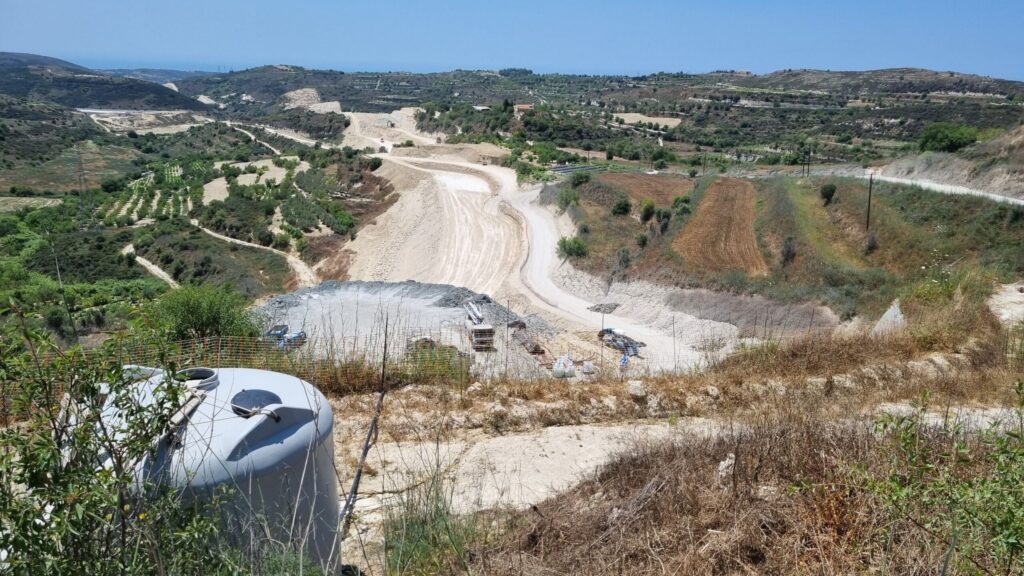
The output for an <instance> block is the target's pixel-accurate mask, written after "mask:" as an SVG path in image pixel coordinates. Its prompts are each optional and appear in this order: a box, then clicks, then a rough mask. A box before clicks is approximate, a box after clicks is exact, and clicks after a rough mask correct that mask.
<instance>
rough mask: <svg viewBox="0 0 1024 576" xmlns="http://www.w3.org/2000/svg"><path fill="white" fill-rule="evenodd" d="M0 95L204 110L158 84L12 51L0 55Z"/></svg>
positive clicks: (69, 102)
mask: <svg viewBox="0 0 1024 576" xmlns="http://www.w3.org/2000/svg"><path fill="white" fill-rule="evenodd" d="M0 94H4V95H7V96H13V97H16V98H27V99H30V100H42V101H46V102H52V103H55V104H60V105H62V106H68V107H71V108H116V109H131V110H144V109H186V110H204V109H206V106H205V105H204V104H202V103H200V102H197V101H196V100H194V99H192V98H188V97H186V96H182V95H181V94H178V93H177V92H175V91H174V90H171V89H169V88H166V87H164V86H161V85H159V84H154V83H151V82H145V81H142V80H136V79H134V78H119V77H116V76H111V75H109V74H106V73H103V72H99V71H95V70H90V69H88V68H84V67H82V66H79V65H77V64H72V63H70V62H65V61H64V60H58V59H56V58H50V57H47V56H38V55H35V54H21V53H16V52H2V53H0Z"/></svg>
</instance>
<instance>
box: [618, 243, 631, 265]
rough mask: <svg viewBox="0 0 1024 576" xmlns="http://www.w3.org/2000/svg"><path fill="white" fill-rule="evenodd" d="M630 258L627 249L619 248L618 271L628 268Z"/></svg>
mask: <svg viewBox="0 0 1024 576" xmlns="http://www.w3.org/2000/svg"><path fill="white" fill-rule="evenodd" d="M631 260H632V257H631V255H630V253H629V248H619V269H626V268H629V263H630V261H631Z"/></svg>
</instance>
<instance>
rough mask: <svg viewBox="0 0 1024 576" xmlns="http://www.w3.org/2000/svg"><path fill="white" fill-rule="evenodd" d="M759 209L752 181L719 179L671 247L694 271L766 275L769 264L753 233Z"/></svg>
mask: <svg viewBox="0 0 1024 576" xmlns="http://www.w3.org/2000/svg"><path fill="white" fill-rule="evenodd" d="M756 207H757V191H756V190H754V186H753V184H751V183H750V181H748V180H739V179H736V178H719V179H718V180H716V181H715V183H714V184H712V185H711V187H710V188H708V190H707V192H706V193H705V194H704V199H703V200H702V201H701V203H700V205H699V206H698V207H697V212H696V213H695V214H694V216H693V218H692V220H691V221H690V222H688V223H687V225H686V227H684V228H683V231H682V232H681V233H680V234H679V236H677V237H676V239H675V241H674V242H673V243H672V247H673V248H674V249H675V251H676V252H677V253H679V255H680V256H682V257H683V259H684V260H685V261H686V264H687V267H688V268H689V269H691V270H693V271H695V272H723V271H731V270H740V271H743V272H746V273H747V275H749V276H764V275H766V274H768V265H767V264H766V263H765V261H764V257H763V256H762V255H761V251H760V250H759V249H758V246H757V237H756V236H755V234H754V217H755V215H756Z"/></svg>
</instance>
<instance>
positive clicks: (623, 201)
mask: <svg viewBox="0 0 1024 576" xmlns="http://www.w3.org/2000/svg"><path fill="white" fill-rule="evenodd" d="M632 209H633V205H632V204H630V203H629V198H620V199H619V201H618V202H616V203H615V205H614V206H612V215H614V216H626V215H627V214H629V212H630V210H632Z"/></svg>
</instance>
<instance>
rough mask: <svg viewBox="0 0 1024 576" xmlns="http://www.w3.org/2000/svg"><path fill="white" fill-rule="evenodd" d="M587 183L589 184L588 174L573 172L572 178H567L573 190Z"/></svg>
mask: <svg viewBox="0 0 1024 576" xmlns="http://www.w3.org/2000/svg"><path fill="white" fill-rule="evenodd" d="M587 182H590V173H589V172H573V173H572V176H570V177H569V183H570V184H572V187H573V188H579V187H580V186H582V185H583V184H586V183H587Z"/></svg>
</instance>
